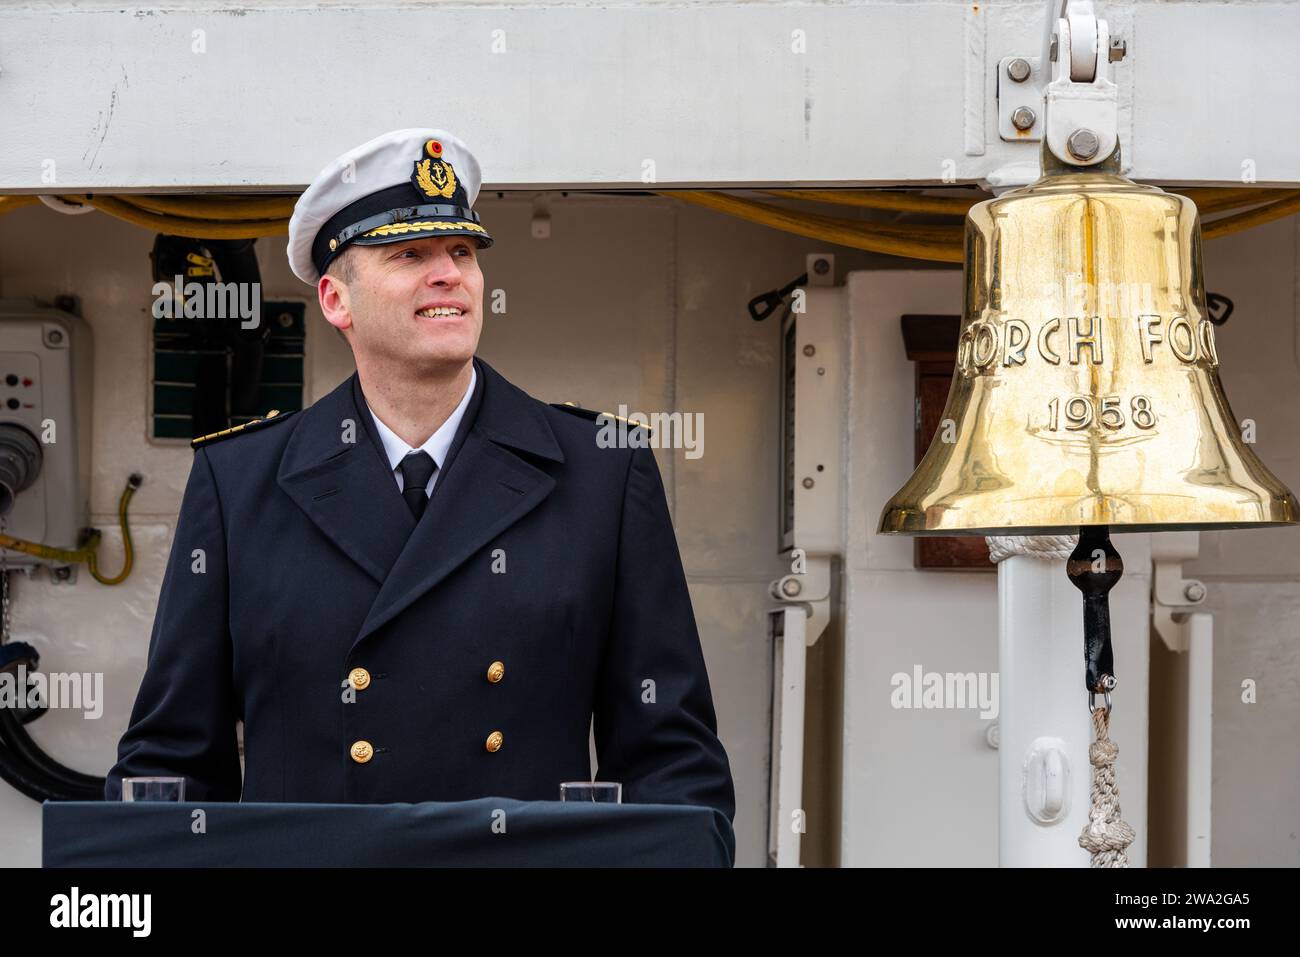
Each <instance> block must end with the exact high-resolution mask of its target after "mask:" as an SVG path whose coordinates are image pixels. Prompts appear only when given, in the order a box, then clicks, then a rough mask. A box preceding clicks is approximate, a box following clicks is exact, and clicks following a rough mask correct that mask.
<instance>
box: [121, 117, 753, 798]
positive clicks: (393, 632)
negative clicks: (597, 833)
mask: <svg viewBox="0 0 1300 957" xmlns="http://www.w3.org/2000/svg"><path fill="white" fill-rule="evenodd" d="M479 183H480V172H479V165H478V162H477V161H476V160H475V158H474V156H473V155H472V154H471V153H470V152H469V150H468V148H467V147H466V146H465V144H464V143H462V142H461V141H460V140H459V139H457V138H456V137H455V136H453V135H451V134H449V133H447V132H444V131H441V130H434V129H416V130H399V131H396V132H392V133H388V134H386V135H384V136H380V137H378V138H377V139H374V140H371V141H370V142H368V143H365V144H364V145H362V146H359V147H357V148H356V149H353V150H351V151H350V152H348V153H346V154H344V155H343V156H341V157H339V158H338V159H337V160H335V161H334V162H333V163H331V164H330V165H329V166H327V167H326V168H325V169H324V170H323V171H322V172H321V173H320V175H319V176H317V177H316V179H315V180H314V181H313V182H312V184H311V186H310V187H309V188H308V189H307V191H306V192H305V193H303V195H302V197H301V198H300V199H299V200H298V202H297V205H296V207H295V209H294V214H293V217H292V219H291V220H290V224H289V246H288V255H289V261H290V264H291V266H292V269H293V272H294V274H295V275H297V276H298V277H299V278H300V279H302V280H304V281H305V282H308V283H313V284H315V285H316V289H317V294H318V298H319V301H320V306H321V310H322V312H323V313H324V316H325V319H326V320H327V321H328V322H329V323H330V324H331V325H333V326H334V327H335V328H336V329H338V330H339V331H340V333H341V334H342V335H343V336H344V337H345V338H346V339H347V341H348V343H349V345H350V346H351V348H352V352H353V357H354V359H355V361H356V365H357V371H356V372H355V373H354V374H353V375H352V376H351V377H349V378H348V379H347V380H346V381H344V382H342V383H341V384H340V385H339V386H338V387H337V388H335V389H334V390H333V391H332V392H330V393H329V394H328V395H326V396H325V397H324V398H322V399H320V400H319V401H317V402H316V403H314V404H313V405H311V406H310V407H309V408H307V409H305V410H304V411H302V412H300V413H293V414H274V415H272V414H268V416H267V417H265V418H263V419H261V420H257V421H255V422H252V423H249V424H247V425H244V426H239V427H236V428H234V429H229V430H226V431H225V432H221V433H216V434H215V435H212V436H205V437H202V438H200V439H196V440H195V441H194V443H193V444H194V446H195V448H196V452H195V456H194V463H193V467H192V470H191V472H190V476H189V481H188V484H187V486H186V488H185V493H184V496H183V501H182V503H181V512H180V517H179V520H178V523H177V527H176V533H175V538H174V540H173V544H172V549H171V555H170V558H169V560H168V564H167V569H166V573H165V576H164V580H163V585H162V592H161V596H160V598H159V603H158V610H157V615H156V618H155V620H154V625H153V632H152V636H151V639H150V644H149V655H148V665H147V669H146V673H145V676H144V680H143V683H142V685H141V687H140V690H139V694H138V696H137V698H136V701H135V706H134V708H133V710H132V713H131V720H130V725H129V727H128V729H127V731H126V733H125V734H124V735H123V736H122V739H121V743H120V745H119V756H118V761H117V764H116V765H115V766H114V767H113V768H112V770H111V771H110V772H109V774H108V779H107V784H106V788H105V794H106V797H107V798H108V799H110V800H113V799H117V798H118V797H120V794H121V779H122V778H123V777H124V776H126V777H129V776H147V775H177V776H182V775H183V776H184V777H185V779H186V800H195V801H238V800H241V799H242V800H244V801H293V802H325V803H330V802H338V803H389V802H420V801H460V800H468V799H472V798H477V797H486V796H504V797H512V798H518V799H524V800H543V801H554V800H558V798H559V786H560V783H561V782H562V781H582V780H591V779H592V773H591V764H590V759H589V745H588V740H589V731H591V730H594V736H595V745H596V756H597V765H598V766H597V769H596V775H595V777H596V779H597V780H604V781H618V782H621V783H622V785H623V800H624V802H625V803H652V804H653V803H661V804H697V805H704V806H711V807H714V808H716V809H718V810H720V811H722V812H723V813H724V814H725V815H726V816H727V818H728V820H731V819H733V818H734V814H735V793H734V786H733V783H732V777H731V771H730V767H729V763H728V760H727V755H726V752H725V751H724V749H723V747H722V744H721V742H720V741H719V740H718V737H717V725H716V718H715V715H714V708H713V701H712V696H711V692H710V688H709V680H708V676H707V674H706V672H705V665H704V658H703V655H702V653H701V650H700V642H699V636H698V633H697V630H696V624H695V618H694V614H693V611H692V608H691V600H690V596H689V594H688V593H687V588H686V579H685V576H684V574H683V570H682V563H681V558H680V555H679V552H678V548H677V542H676V538H675V535H674V533H673V528H672V524H671V521H670V519H669V514H668V509H667V503H666V500H665V495H664V489H663V485H662V482H661V479H660V475H659V470H658V467H657V465H656V463H655V459H654V455H653V453H652V452H651V451H650V450H649V449H648V448H646V447H645V445H644V443H640V444H638V445H637V447H632V448H602V447H600V445H599V444H598V443H597V435H598V433H599V432H600V430H601V428H602V424H603V423H602V421H600V420H598V417H597V415H596V413H592V412H587V411H586V410H582V409H578V408H576V407H570V406H565V405H548V404H546V403H544V402H540V401H538V400H536V399H534V398H532V397H530V396H529V395H527V394H526V393H524V392H523V391H521V390H520V389H518V388H517V387H515V386H514V385H512V384H511V383H510V382H509V381H507V380H506V379H505V378H504V377H502V375H501V374H500V373H499V372H497V371H496V370H495V369H493V368H492V367H491V366H489V365H488V364H487V363H486V362H484V361H483V360H482V359H479V358H478V357H476V356H475V354H474V353H475V351H476V349H477V346H478V340H479V334H480V332H481V331H482V323H483V274H482V271H481V269H480V262H479V251H480V250H481V249H485V248H487V247H488V246H490V245H491V243H492V239H491V237H490V236H489V235H488V232H487V230H486V229H485V228H484V227H483V226H482V225H481V223H480V222H479V216H478V214H477V213H476V212H474V210H473V208H472V207H473V203H474V200H475V198H476V196H477V195H478V189H479ZM606 444H607V443H606ZM625 444H627V445H633V444H634V443H631V442H629V443H625ZM239 721H242V722H243V726H244V768H243V777H242V782H241V772H240V756H239V750H238V742H237V738H236V723H237V722H239Z"/></svg>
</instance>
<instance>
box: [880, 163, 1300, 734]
mask: <svg viewBox="0 0 1300 957" xmlns="http://www.w3.org/2000/svg"><path fill="white" fill-rule="evenodd" d="M1042 163H1043V175H1042V176H1041V177H1040V178H1039V179H1038V180H1037V181H1036V182H1035V183H1033V184H1032V185H1029V186H1026V187H1023V188H1020V189H1016V190H1012V191H1010V192H1007V193H1005V194H1003V195H1002V196H1000V197H997V198H996V199H991V200H987V201H985V202H982V203H979V204H977V205H975V206H974V207H972V208H971V210H970V212H969V214H968V216H967V220H966V241H965V280H966V282H965V287H966V293H965V303H964V306H963V315H962V331H961V336H960V339H959V342H958V348H957V364H956V369H955V371H954V374H953V380H952V387H951V389H950V391H949V393H948V402H947V405H946V407H945V408H944V412H943V417H942V420H941V426H940V428H939V430H938V432H937V434H936V436H935V437H934V439H933V440H932V441H931V443H930V447H929V449H928V450H927V451H926V454H925V456H924V458H923V459H922V460H921V463H920V465H918V466H917V468H916V471H915V472H914V473H913V475H912V477H911V478H910V479H908V481H907V483H906V484H905V485H904V486H903V487H902V489H900V490H899V492H898V493H897V494H896V495H895V496H894V497H893V498H892V499H890V501H889V502H888V504H886V505H885V508H884V511H883V513H882V515H881V518H880V531H881V532H882V533H901V534H909V535H1040V534H1075V533H1078V534H1079V536H1080V537H1079V546H1078V548H1076V549H1075V551H1074V554H1073V555H1072V556H1071V558H1070V560H1069V562H1068V563H1067V573H1068V574H1069V576H1070V579H1071V581H1072V582H1073V583H1074V584H1075V585H1076V586H1077V587H1078V588H1079V589H1080V590H1081V591H1082V592H1083V597H1084V624H1085V660H1086V664H1087V669H1086V672H1087V673H1086V678H1085V684H1086V686H1087V690H1088V691H1089V693H1090V695H1094V696H1095V695H1097V694H1105V695H1106V705H1105V708H1106V712H1107V713H1109V710H1110V695H1109V692H1110V690H1111V689H1112V688H1113V687H1114V686H1115V677H1114V674H1113V668H1112V661H1111V658H1112V656H1111V645H1110V624H1109V613H1108V610H1107V599H1106V593H1107V592H1108V591H1109V590H1110V588H1111V587H1113V586H1114V584H1115V583H1116V581H1118V579H1119V577H1120V575H1121V574H1122V571H1123V563H1122V562H1121V560H1120V557H1119V555H1118V554H1117V553H1116V551H1115V549H1114V548H1113V547H1112V545H1111V543H1110V539H1109V531H1110V529H1114V530H1116V531H1129V532H1141V531H1159V530H1161V529H1165V530H1168V529H1223V528H1244V527H1251V526H1262V525H1289V524H1294V523H1295V522H1296V521H1297V518H1298V517H1300V508H1298V507H1297V503H1296V498H1295V496H1294V495H1293V494H1292V493H1291V492H1290V491H1289V490H1288V489H1287V488H1286V487H1285V486H1284V485H1283V484H1282V483H1281V482H1279V481H1278V480H1277V478H1276V477H1274V476H1273V474H1272V473H1270V472H1269V471H1268V469H1266V468H1265V467H1264V465H1263V463H1262V462H1260V460H1259V459H1258V458H1257V457H1256V456H1255V453H1254V452H1253V451H1252V450H1251V449H1250V447H1249V445H1248V444H1247V443H1246V442H1244V441H1243V439H1242V434H1241V429H1240V426H1239V425H1238V423H1237V420H1236V419H1235V417H1234V416H1233V414H1232V410H1231V408H1229V406H1228V400H1227V397H1226V396H1225V395H1224V391H1223V386H1222V384H1221V383H1220V382H1219V374H1218V367H1219V357H1218V353H1217V351H1216V348H1215V341H1214V324H1213V322H1212V321H1211V318H1210V313H1209V310H1208V308H1207V304H1206V295H1205V281H1204V272H1203V268H1202V265H1201V236H1200V224H1199V220H1198V217H1197V212H1196V205H1195V204H1194V203H1193V202H1192V201H1191V200H1189V199H1187V198H1186V197H1184V196H1178V195H1173V194H1170V193H1166V192H1164V191H1163V190H1160V189H1158V188H1156V187H1154V186H1143V185H1140V184H1138V183H1135V182H1133V181H1131V180H1129V179H1127V178H1125V177H1124V176H1122V175H1121V174H1120V158H1119V148H1118V146H1117V147H1116V148H1115V150H1114V152H1113V153H1112V154H1111V155H1110V156H1109V157H1108V158H1107V159H1106V160H1104V161H1103V162H1101V163H1099V164H1097V165H1096V166H1093V167H1090V168H1087V169H1083V168H1079V167H1075V166H1071V165H1069V164H1066V163H1063V162H1061V161H1060V160H1059V159H1058V158H1057V157H1056V156H1055V155H1053V153H1052V152H1051V151H1049V150H1048V149H1047V148H1046V146H1044V148H1043V150H1042ZM1090 707H1091V708H1093V710H1094V713H1095V712H1096V710H1097V708H1096V706H1095V705H1094V704H1093V703H1092V698H1090Z"/></svg>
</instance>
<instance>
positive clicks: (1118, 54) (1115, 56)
mask: <svg viewBox="0 0 1300 957" xmlns="http://www.w3.org/2000/svg"><path fill="white" fill-rule="evenodd" d="M1127 53H1128V45H1127V44H1126V43H1125V42H1124V41H1123V40H1121V39H1120V38H1119V37H1112V38H1111V41H1110V62H1111V63H1114V62H1115V61H1116V60H1122V59H1124V56H1125V54H1127Z"/></svg>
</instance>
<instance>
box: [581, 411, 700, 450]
mask: <svg viewBox="0 0 1300 957" xmlns="http://www.w3.org/2000/svg"><path fill="white" fill-rule="evenodd" d="M596 421H598V422H599V423H600V431H599V432H598V433H597V434H596V445H597V446H599V447H600V448H602V449H613V448H619V449H628V448H632V449H646V448H649V449H685V450H686V457H687V458H688V459H698V458H699V457H700V456H702V455H703V454H704V413H703V412H650V413H646V412H628V410H627V406H626V405H621V404H620V405H619V407H618V414H617V415H614V414H611V413H608V412H602V413H601V414H600V416H599V417H598V418H597V420H596ZM641 426H644V428H641Z"/></svg>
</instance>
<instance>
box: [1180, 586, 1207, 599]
mask: <svg viewBox="0 0 1300 957" xmlns="http://www.w3.org/2000/svg"><path fill="white" fill-rule="evenodd" d="M1183 597H1184V598H1186V599H1187V600H1188V601H1193V602H1195V601H1204V600H1205V586H1204V585H1202V584H1201V583H1200V582H1188V583H1187V587H1186V588H1184V589H1183Z"/></svg>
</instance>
